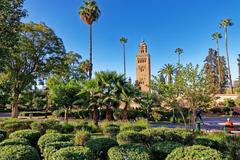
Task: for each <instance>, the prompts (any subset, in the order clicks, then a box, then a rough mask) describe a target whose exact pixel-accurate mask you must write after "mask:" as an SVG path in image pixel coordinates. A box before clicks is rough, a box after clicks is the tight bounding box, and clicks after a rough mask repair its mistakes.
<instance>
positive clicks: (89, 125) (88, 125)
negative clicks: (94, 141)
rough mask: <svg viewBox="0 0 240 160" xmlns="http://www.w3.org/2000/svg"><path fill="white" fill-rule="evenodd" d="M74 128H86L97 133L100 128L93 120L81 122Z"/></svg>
mask: <svg viewBox="0 0 240 160" xmlns="http://www.w3.org/2000/svg"><path fill="white" fill-rule="evenodd" d="M74 130H76V131H77V130H85V131H88V132H90V133H95V132H97V130H98V127H97V126H96V125H95V123H94V122H93V121H85V122H79V123H78V124H75V125H74Z"/></svg>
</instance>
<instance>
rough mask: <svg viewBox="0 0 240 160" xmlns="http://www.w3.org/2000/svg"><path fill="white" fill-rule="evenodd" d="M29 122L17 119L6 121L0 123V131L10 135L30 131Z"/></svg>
mask: <svg viewBox="0 0 240 160" xmlns="http://www.w3.org/2000/svg"><path fill="white" fill-rule="evenodd" d="M30 122H31V121H20V120H17V119H7V120H5V121H3V122H1V123H0V129H1V130H4V131H5V132H7V133H12V132H15V131H18V130H23V129H30Z"/></svg>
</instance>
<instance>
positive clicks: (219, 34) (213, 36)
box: [212, 32, 222, 90]
mask: <svg viewBox="0 0 240 160" xmlns="http://www.w3.org/2000/svg"><path fill="white" fill-rule="evenodd" d="M212 38H213V40H215V42H216V49H217V57H218V79H219V89H220V90H221V81H220V79H221V72H220V52H219V39H221V38H222V35H221V33H219V32H215V33H213V34H212Z"/></svg>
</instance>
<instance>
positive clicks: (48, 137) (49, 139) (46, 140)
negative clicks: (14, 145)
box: [38, 133, 73, 152]
mask: <svg viewBox="0 0 240 160" xmlns="http://www.w3.org/2000/svg"><path fill="white" fill-rule="evenodd" d="M72 139H73V135H70V134H60V133H49V134H44V135H43V136H42V137H40V139H39V140H38V146H39V149H40V151H41V152H43V150H44V148H45V146H46V145H47V144H50V143H54V142H70V141H72Z"/></svg>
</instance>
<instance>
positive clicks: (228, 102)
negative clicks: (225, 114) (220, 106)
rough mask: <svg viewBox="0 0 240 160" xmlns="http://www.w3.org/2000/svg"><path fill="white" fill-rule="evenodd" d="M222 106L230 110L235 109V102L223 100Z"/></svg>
mask: <svg viewBox="0 0 240 160" xmlns="http://www.w3.org/2000/svg"><path fill="white" fill-rule="evenodd" d="M224 106H225V107H229V108H232V107H235V106H236V104H235V101H234V100H233V99H225V100H224Z"/></svg>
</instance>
